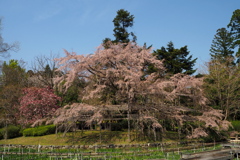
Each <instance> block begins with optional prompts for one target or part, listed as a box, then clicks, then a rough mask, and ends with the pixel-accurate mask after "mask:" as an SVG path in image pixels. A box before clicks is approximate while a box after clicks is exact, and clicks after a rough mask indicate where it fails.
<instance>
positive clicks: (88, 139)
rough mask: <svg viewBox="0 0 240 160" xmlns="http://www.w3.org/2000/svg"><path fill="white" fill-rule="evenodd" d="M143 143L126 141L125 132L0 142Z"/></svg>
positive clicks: (64, 143)
mask: <svg viewBox="0 0 240 160" xmlns="http://www.w3.org/2000/svg"><path fill="white" fill-rule="evenodd" d="M145 142H146V141H145ZM129 143H144V141H141V142H139V141H134V140H132V141H130V142H129V141H128V137H127V132H120V131H102V132H99V131H84V132H83V133H82V132H80V131H78V132H72V133H67V134H66V136H65V137H63V134H62V133H59V134H51V135H46V136H38V137H18V138H13V139H7V140H0V144H22V145H38V144H41V145H73V144H74V145H84V144H87V145H94V144H129Z"/></svg>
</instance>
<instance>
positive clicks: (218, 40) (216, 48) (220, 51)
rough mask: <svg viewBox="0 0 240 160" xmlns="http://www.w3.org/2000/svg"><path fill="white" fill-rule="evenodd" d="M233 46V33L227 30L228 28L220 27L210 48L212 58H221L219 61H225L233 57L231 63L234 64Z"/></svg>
mask: <svg viewBox="0 0 240 160" xmlns="http://www.w3.org/2000/svg"><path fill="white" fill-rule="evenodd" d="M233 48H234V38H233V36H232V33H231V32H229V31H227V30H226V28H220V29H218V30H217V33H216V35H215V36H214V39H213V41H212V45H211V49H210V55H211V60H216V59H219V61H222V62H225V60H226V59H232V62H231V63H232V64H233V63H234V55H233V53H234V51H233Z"/></svg>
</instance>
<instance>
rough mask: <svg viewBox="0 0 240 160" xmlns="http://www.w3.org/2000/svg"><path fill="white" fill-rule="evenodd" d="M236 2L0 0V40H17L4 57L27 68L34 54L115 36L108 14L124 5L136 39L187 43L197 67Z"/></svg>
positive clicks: (89, 47) (85, 49)
mask: <svg viewBox="0 0 240 160" xmlns="http://www.w3.org/2000/svg"><path fill="white" fill-rule="evenodd" d="M239 7H240V0H0V17H2V18H3V21H2V28H3V29H2V31H1V34H2V37H3V38H4V40H5V42H8V43H12V42H15V41H18V42H19V43H20V50H19V51H18V52H17V53H14V52H11V53H10V54H11V57H10V58H8V59H17V60H20V59H22V60H24V61H25V62H27V64H28V68H30V66H31V63H33V62H34V57H36V56H40V55H46V56H48V55H50V54H51V53H52V54H59V55H60V56H64V54H63V49H66V50H68V51H75V52H77V53H78V54H89V53H93V52H94V51H95V49H96V47H97V46H99V45H100V44H101V42H102V40H103V39H104V38H106V37H109V38H112V39H113V38H114V37H113V28H114V26H113V23H112V20H113V19H114V17H115V16H116V12H117V10H119V9H125V10H128V11H129V12H130V13H131V14H133V15H134V16H135V23H134V26H133V27H132V28H131V29H130V30H129V31H133V32H134V33H135V35H136V36H137V43H138V44H139V45H143V44H144V42H146V43H147V44H148V45H153V49H159V48H161V47H162V46H166V45H167V43H168V42H169V41H172V42H173V43H174V45H175V47H176V48H180V47H183V46H185V45H187V46H188V49H189V51H190V54H191V55H193V58H198V61H197V64H196V65H195V68H201V65H203V64H204V62H206V61H208V60H209V58H210V57H209V49H210V46H211V43H212V40H213V37H214V35H215V34H216V30H217V29H219V28H222V27H226V26H227V24H228V23H229V21H230V18H231V16H232V13H233V11H234V10H236V9H239ZM8 59H3V60H8Z"/></svg>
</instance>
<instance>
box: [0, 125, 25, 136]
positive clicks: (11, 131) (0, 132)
mask: <svg viewBox="0 0 240 160" xmlns="http://www.w3.org/2000/svg"><path fill="white" fill-rule="evenodd" d="M20 129H21V128H20V127H18V126H14V125H9V126H7V127H4V128H1V129H0V139H3V138H4V135H5V134H6V132H7V139H9V138H15V137H19V136H21V133H20Z"/></svg>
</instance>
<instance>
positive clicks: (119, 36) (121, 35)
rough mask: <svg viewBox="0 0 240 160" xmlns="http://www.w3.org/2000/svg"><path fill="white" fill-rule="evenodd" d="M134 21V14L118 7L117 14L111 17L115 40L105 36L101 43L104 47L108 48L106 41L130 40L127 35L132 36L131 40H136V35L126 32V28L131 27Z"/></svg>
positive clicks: (121, 41) (126, 41)
mask: <svg viewBox="0 0 240 160" xmlns="http://www.w3.org/2000/svg"><path fill="white" fill-rule="evenodd" d="M133 23H134V16H133V15H131V14H130V12H128V11H126V10H124V9H120V10H118V11H117V16H116V17H115V18H114V19H113V24H114V27H115V28H114V29H113V32H114V34H113V35H114V37H115V40H113V41H112V40H111V39H110V38H105V39H104V40H103V44H104V47H105V48H108V45H107V42H108V41H111V42H113V43H118V42H120V43H128V42H129V41H130V39H129V37H130V36H132V41H134V42H135V41H136V40H137V37H136V36H135V34H134V33H133V32H128V30H127V29H128V28H129V27H132V26H133Z"/></svg>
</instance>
